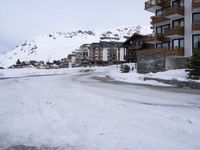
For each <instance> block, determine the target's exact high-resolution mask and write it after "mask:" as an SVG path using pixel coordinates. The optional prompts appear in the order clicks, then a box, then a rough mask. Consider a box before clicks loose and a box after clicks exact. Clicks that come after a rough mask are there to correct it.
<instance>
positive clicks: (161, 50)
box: [137, 48, 184, 56]
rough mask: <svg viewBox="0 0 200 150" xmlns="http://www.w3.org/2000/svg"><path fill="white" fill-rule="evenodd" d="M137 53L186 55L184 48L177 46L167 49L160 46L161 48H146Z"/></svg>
mask: <svg viewBox="0 0 200 150" xmlns="http://www.w3.org/2000/svg"><path fill="white" fill-rule="evenodd" d="M137 53H140V54H145V53H162V54H164V55H166V56H184V48H175V49H167V48H159V49H144V50H141V51H137Z"/></svg>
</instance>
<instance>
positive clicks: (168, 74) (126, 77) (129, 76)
mask: <svg viewBox="0 0 200 150" xmlns="http://www.w3.org/2000/svg"><path fill="white" fill-rule="evenodd" d="M129 66H133V64H129ZM108 76H110V77H111V78H113V79H115V80H118V81H123V82H129V83H136V84H148V85H157V86H170V85H167V84H163V83H160V82H157V81H149V80H148V81H144V78H145V77H149V78H157V79H164V80H178V81H193V82H199V83H200V80H190V79H187V72H185V69H177V70H169V71H165V72H158V73H148V74H138V73H137V70H133V71H132V70H131V71H130V72H129V73H121V72H120V70H119V69H116V68H112V70H111V71H110V72H109V73H108Z"/></svg>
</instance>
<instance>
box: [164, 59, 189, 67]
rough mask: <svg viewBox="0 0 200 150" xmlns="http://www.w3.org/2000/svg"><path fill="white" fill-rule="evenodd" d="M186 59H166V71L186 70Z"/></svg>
mask: <svg viewBox="0 0 200 150" xmlns="http://www.w3.org/2000/svg"><path fill="white" fill-rule="evenodd" d="M187 61H188V58H186V57H180V58H176V57H166V70H171V69H182V68H186V65H187Z"/></svg>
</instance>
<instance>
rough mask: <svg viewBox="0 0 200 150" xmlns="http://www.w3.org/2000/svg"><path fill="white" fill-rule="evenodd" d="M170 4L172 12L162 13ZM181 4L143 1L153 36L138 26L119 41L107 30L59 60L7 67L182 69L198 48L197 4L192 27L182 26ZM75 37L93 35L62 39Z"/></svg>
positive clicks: (148, 70)
mask: <svg viewBox="0 0 200 150" xmlns="http://www.w3.org/2000/svg"><path fill="white" fill-rule="evenodd" d="M171 5H172V10H169V9H166V10H165V8H168V7H169V6H171ZM183 5H184V4H183V2H182V1H179V0H178V1H174V2H173V4H171V3H170V1H168V0H164V1H154V0H150V1H147V2H145V10H146V11H149V12H153V13H155V12H156V14H155V16H153V17H151V19H152V21H151V25H152V26H151V29H152V30H153V34H149V35H143V34H141V33H140V30H141V28H142V27H141V26H137V27H136V30H135V31H134V32H135V33H133V32H131V31H130V32H128V34H127V35H126V36H124V37H123V38H124V41H119V40H120V37H119V35H118V34H114V33H112V32H110V31H108V32H106V33H103V34H102V35H101V37H100V40H99V41H97V40H96V41H93V42H92V43H84V44H82V45H79V46H80V47H79V48H78V49H74V51H73V52H71V53H70V54H68V55H66V56H63V58H62V59H60V60H53V61H51V62H50V61H49V62H44V61H43V60H40V61H36V60H30V61H27V60H26V61H24V60H19V59H18V60H17V62H16V64H13V65H12V66H9V68H25V67H35V68H37V69H58V68H71V67H82V66H85V67H86V66H90V67H91V66H107V65H113V64H123V63H136V64H137V70H138V73H149V72H159V71H165V70H171V69H182V68H186V66H187V62H188V58H189V57H191V56H192V53H193V52H194V51H199V48H200V40H199V39H200V38H199V37H200V36H199V33H200V28H199V27H200V24H199V20H200V19H199V15H200V13H199V7H198V5H199V1H196V0H193V2H192V6H193V10H195V13H193V16H194V17H193V21H192V24H193V26H188V25H187V24H185V25H184V19H183V17H185V20H186V21H187V20H188V18H187V16H185V15H184V9H183ZM164 10H165V11H164ZM191 14H192V13H191ZM127 30H128V28H127ZM188 30H190V31H191V34H188ZM118 31H120V30H118ZM131 33H132V35H131ZM59 34H62V33H59ZM77 34H88V35H93V36H94V35H95V33H93V32H92V31H81V30H80V31H78V32H77V33H75V32H74V33H72V34H68V35H69V36H67V35H66V36H67V37H68V38H72V37H73V36H74V35H77ZM49 38H53V39H55V37H54V35H51V34H49ZM184 39H185V41H184ZM187 39H189V40H187ZM22 46H25V45H22ZM34 49H37V46H36V45H35V46H34V47H33V48H31V50H32V52H33V53H34ZM32 52H31V53H32ZM52 55H53V54H52ZM1 68H2V69H3V67H1Z"/></svg>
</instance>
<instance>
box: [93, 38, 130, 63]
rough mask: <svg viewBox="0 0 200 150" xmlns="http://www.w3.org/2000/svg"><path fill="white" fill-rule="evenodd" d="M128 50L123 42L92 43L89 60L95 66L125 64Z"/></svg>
mask: <svg viewBox="0 0 200 150" xmlns="http://www.w3.org/2000/svg"><path fill="white" fill-rule="evenodd" d="M125 54H126V50H125V48H124V47H123V43H122V42H104V41H100V42H99V43H92V44H91V45H90V48H89V58H90V60H91V63H92V64H95V65H111V64H118V63H123V62H125Z"/></svg>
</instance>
